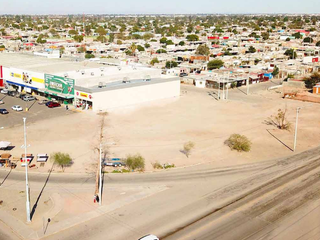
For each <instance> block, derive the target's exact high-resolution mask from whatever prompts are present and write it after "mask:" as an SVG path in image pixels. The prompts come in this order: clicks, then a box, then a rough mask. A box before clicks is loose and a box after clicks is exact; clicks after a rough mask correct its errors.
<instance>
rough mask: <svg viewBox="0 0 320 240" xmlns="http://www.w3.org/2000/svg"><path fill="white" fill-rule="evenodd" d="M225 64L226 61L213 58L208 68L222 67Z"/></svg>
mask: <svg viewBox="0 0 320 240" xmlns="http://www.w3.org/2000/svg"><path fill="white" fill-rule="evenodd" d="M223 64H224V62H223V61H221V60H219V59H215V60H212V61H210V62H208V70H212V69H218V68H221V67H222V66H223Z"/></svg>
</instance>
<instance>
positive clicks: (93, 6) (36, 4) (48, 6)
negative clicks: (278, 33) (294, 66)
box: [0, 0, 320, 15]
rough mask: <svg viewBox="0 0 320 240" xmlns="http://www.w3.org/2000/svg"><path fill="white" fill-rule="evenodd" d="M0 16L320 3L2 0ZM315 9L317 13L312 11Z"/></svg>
mask: <svg viewBox="0 0 320 240" xmlns="http://www.w3.org/2000/svg"><path fill="white" fill-rule="evenodd" d="M2 2H3V3H2V4H1V6H2V7H1V9H0V15H80V14H86V15H220V14H221V15H224V14H226V15H252V14H253V15H266V14H267V15H278V14H279V15H291V14H292V15H317V14H320V1H319V0H305V1H303V2H302V1H301V0H282V1H279V0H269V1H268V2H266V1H262V0H247V1H242V2H239V1H237V0H229V1H223V2H221V1H218V0H201V1H199V2H197V3H194V2H193V1H190V0H173V1H172V0H162V1H161V2H150V1H148V0H136V1H134V2H133V1H130V0H122V1H121V2H120V3H119V2H114V1H113V2H106V1H103V0H91V1H90V2H88V1H84V0H55V1H46V0H24V1H22V0H2ZM315 9H317V10H318V11H315Z"/></svg>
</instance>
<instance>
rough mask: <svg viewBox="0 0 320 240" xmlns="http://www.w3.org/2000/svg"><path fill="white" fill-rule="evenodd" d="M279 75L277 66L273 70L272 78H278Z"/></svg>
mask: <svg viewBox="0 0 320 240" xmlns="http://www.w3.org/2000/svg"><path fill="white" fill-rule="evenodd" d="M278 74H279V68H278V67H277V66H275V67H274V68H273V72H272V76H274V77H276V76H277V75H278Z"/></svg>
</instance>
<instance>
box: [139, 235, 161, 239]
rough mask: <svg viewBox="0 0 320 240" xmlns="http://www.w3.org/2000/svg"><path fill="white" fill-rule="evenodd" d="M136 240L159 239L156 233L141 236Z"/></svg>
mask: <svg viewBox="0 0 320 240" xmlns="http://www.w3.org/2000/svg"><path fill="white" fill-rule="evenodd" d="M138 240H159V238H158V237H157V236H156V235H153V234H148V235H146V236H144V237H142V238H139V239H138Z"/></svg>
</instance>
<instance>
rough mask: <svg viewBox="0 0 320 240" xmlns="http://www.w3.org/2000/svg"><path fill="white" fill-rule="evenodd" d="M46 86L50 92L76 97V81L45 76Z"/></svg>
mask: <svg viewBox="0 0 320 240" xmlns="http://www.w3.org/2000/svg"><path fill="white" fill-rule="evenodd" d="M44 79H45V86H46V89H47V90H49V91H53V92H56V93H62V94H71V95H74V79H70V78H65V77H59V76H55V75H51V74H45V75H44Z"/></svg>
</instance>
